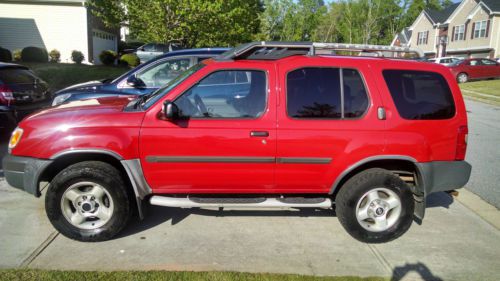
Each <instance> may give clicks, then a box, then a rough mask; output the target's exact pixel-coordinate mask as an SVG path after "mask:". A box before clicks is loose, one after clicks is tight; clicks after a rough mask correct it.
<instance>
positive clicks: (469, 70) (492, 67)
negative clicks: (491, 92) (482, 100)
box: [448, 59, 500, 83]
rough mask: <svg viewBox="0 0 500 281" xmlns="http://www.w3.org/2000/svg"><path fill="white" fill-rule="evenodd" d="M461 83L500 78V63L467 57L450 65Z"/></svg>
mask: <svg viewBox="0 0 500 281" xmlns="http://www.w3.org/2000/svg"><path fill="white" fill-rule="evenodd" d="M448 67H449V68H450V70H451V73H452V74H453V76H455V78H456V79H457V81H458V82H459V83H465V82H467V81H469V80H473V79H488V78H500V63H498V62H496V61H494V60H489V59H465V60H461V61H459V62H456V63H454V64H451V65H449V66H448Z"/></svg>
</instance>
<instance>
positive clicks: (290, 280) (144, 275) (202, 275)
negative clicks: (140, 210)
mask: <svg viewBox="0 0 500 281" xmlns="http://www.w3.org/2000/svg"><path fill="white" fill-rule="evenodd" d="M0 280H5V281H24V280H36V281H45V280H47V281H48V280H61V281H62V280H71V281H80V280H81V281H84V280H85V281H86V280H95V281H99V280H106V281H122V280H141V281H142V280H144V281H146V280H147V281H156V280H165V281H166V280H168V281H170V280H171V281H184V280H185V281H198V280H200V281H201V280H209V281H240V280H241V281H243V280H245V281H247V280H248V281H278V280H280V281H281V280H283V281H298V280H301V281H386V280H388V279H386V278H380V277H367V278H361V277H349V276H347V277H315V276H303V275H292V274H268V273H237V272H186V271H111V272H95V271H57V270H35V269H6V270H0Z"/></svg>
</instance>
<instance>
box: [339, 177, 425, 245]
mask: <svg viewBox="0 0 500 281" xmlns="http://www.w3.org/2000/svg"><path fill="white" fill-rule="evenodd" d="M376 188H385V189H388V190H390V191H393V192H394V193H395V194H396V195H397V196H399V199H400V203H401V205H400V206H401V207H400V214H399V217H398V218H397V220H395V223H394V224H393V225H392V226H390V227H389V228H388V229H386V230H384V231H380V232H374V231H368V230H367V229H365V228H364V227H363V226H362V225H361V224H360V223H359V222H358V219H357V216H356V210H357V206H358V202H359V201H360V200H362V197H363V195H365V194H367V193H368V192H370V191H371V190H374V189H376ZM335 205H336V207H335V209H336V213H337V217H338V218H339V220H340V223H341V224H342V226H343V227H344V228H345V230H346V231H347V232H348V233H349V234H350V235H351V236H352V237H354V238H355V239H357V240H359V241H361V242H366V243H385V242H389V241H391V240H394V239H396V238H398V237H400V236H401V235H403V234H404V233H405V232H406V231H407V230H408V229H409V228H410V226H411V224H412V222H413V211H414V209H415V201H414V200H413V194H412V192H411V189H410V187H409V186H408V185H407V184H406V183H405V182H404V181H403V180H401V179H400V178H399V177H398V176H397V175H395V174H393V173H392V172H390V171H388V170H384V169H379V168H373V169H368V170H365V171H363V172H361V173H359V174H356V175H354V176H353V177H352V178H350V179H349V180H348V181H347V182H346V183H345V184H344V185H343V186H342V187H341V189H340V190H339V192H338V194H337V197H336V204H335Z"/></svg>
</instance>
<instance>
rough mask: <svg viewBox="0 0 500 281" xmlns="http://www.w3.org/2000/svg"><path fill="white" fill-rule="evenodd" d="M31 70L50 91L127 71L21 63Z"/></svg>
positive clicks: (108, 67) (98, 66)
mask: <svg viewBox="0 0 500 281" xmlns="http://www.w3.org/2000/svg"><path fill="white" fill-rule="evenodd" d="M21 64H23V65H25V66H27V67H29V68H31V69H32V70H33V71H34V72H35V73H36V74H37V75H38V76H39V77H40V78H42V79H43V80H45V81H46V82H47V83H49V85H50V87H51V88H52V90H53V91H54V92H55V91H57V90H60V89H63V88H66V87H68V86H71V85H74V84H78V83H82V82H87V81H93V80H102V79H106V78H116V77H118V76H120V75H121V74H122V73H124V72H126V71H128V70H129V69H128V68H126V67H118V66H103V65H85V64H80V65H78V64H72V63H71V64H70V63H25V62H24V63H21Z"/></svg>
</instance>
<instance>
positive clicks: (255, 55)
mask: <svg viewBox="0 0 500 281" xmlns="http://www.w3.org/2000/svg"><path fill="white" fill-rule="evenodd" d="M317 50H330V51H359V52H374V51H375V52H391V53H410V54H415V55H417V56H418V57H419V58H421V57H423V56H424V53H423V52H422V50H420V49H417V48H410V47H394V46H384V45H367V44H346V43H321V42H273V41H271V42H266V41H262V42H251V43H247V44H243V45H240V46H238V47H236V48H234V49H232V50H230V51H228V52H226V53H224V54H222V55H220V56H219V57H218V58H217V59H218V60H234V59H279V58H283V57H287V56H293V55H299V54H302V55H306V54H307V55H311V56H314V55H316V53H317Z"/></svg>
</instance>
